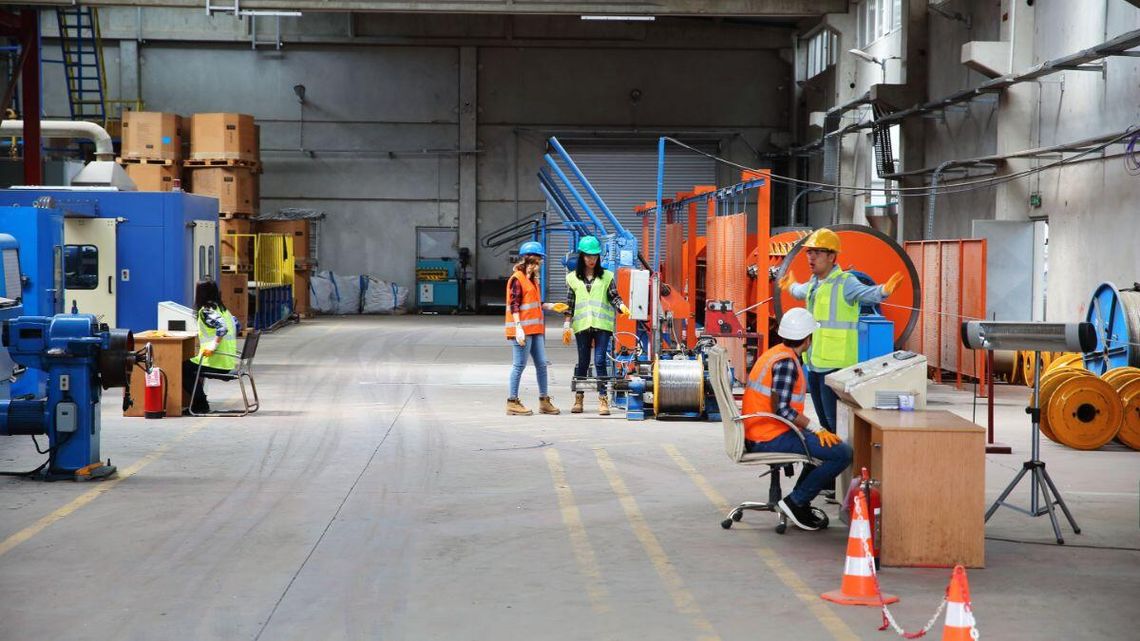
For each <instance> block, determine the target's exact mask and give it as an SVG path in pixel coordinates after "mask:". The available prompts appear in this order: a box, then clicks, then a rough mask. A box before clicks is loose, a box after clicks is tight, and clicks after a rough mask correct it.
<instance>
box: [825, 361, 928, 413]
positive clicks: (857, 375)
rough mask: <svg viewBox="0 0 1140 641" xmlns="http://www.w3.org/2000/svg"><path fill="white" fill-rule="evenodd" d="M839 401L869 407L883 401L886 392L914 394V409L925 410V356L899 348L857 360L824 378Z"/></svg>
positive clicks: (862, 407)
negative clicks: (875, 356)
mask: <svg viewBox="0 0 1140 641" xmlns="http://www.w3.org/2000/svg"><path fill="white" fill-rule="evenodd" d="M824 382H826V383H827V386H828V387H830V388H831V389H832V390H834V391H835V394H836V395H837V396H838V397H839V398H840V400H842V401H844V402H845V403H849V404H851V405H853V406H855V407H857V408H861V409H868V408H873V407H876V406H877V404H878V403H881V402H882V401H881V399H882V398H883V396H884V394H885V393H892V394H894V395H895V396H896V397H897V395H898V394H913V395H914V409H918V410H921V409H926V357H925V356H923V355H921V354H915V353H914V352H908V351H903V350H900V351H897V352H892V353H890V354H887V355H886V356H880V357H878V358H872V359H871V360H868V361H864V362H862V363H856V364H855V365H852V366H851V367H848V368H846V369H841V370H839V371H838V372H833V373H831V374H828V375H827V378H826V379H824Z"/></svg>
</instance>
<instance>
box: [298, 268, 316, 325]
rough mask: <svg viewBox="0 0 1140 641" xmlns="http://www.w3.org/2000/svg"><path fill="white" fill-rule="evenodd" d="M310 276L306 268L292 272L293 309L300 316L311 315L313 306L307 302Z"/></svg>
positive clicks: (306, 316)
mask: <svg viewBox="0 0 1140 641" xmlns="http://www.w3.org/2000/svg"><path fill="white" fill-rule="evenodd" d="M310 278H311V274H310V272H309V271H308V270H300V271H295V272H293V311H294V312H296V313H297V315H299V316H301V317H302V318H308V317H309V316H312V315H313V307H312V305H310V303H309V279H310Z"/></svg>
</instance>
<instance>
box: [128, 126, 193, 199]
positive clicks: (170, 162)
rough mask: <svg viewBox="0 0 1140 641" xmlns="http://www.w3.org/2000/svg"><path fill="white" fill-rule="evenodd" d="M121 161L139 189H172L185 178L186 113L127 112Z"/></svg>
mask: <svg viewBox="0 0 1140 641" xmlns="http://www.w3.org/2000/svg"><path fill="white" fill-rule="evenodd" d="M119 163H120V164H121V165H123V168H124V169H126V171H127V175H128V176H130V177H131V180H133V181H134V182H135V186H136V187H137V188H138V190H139V191H170V190H171V189H173V188H174V186H175V185H176V184H178V181H180V179H181V178H182V166H181V163H182V116H179V115H178V114H169V113H161V112H156V111H126V112H123V147H122V156H121V157H120V158H119Z"/></svg>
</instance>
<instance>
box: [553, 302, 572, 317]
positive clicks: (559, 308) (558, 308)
mask: <svg viewBox="0 0 1140 641" xmlns="http://www.w3.org/2000/svg"><path fill="white" fill-rule="evenodd" d="M550 309H551V310H552V311H555V312H558V313H559V314H564V313H566V310H568V309H570V306H569V305H567V304H566V303H554V304H553V305H551V306H550Z"/></svg>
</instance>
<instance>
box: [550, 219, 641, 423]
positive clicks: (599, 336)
mask: <svg viewBox="0 0 1140 641" xmlns="http://www.w3.org/2000/svg"><path fill="white" fill-rule="evenodd" d="M601 254H602V244H601V243H599V242H598V239H597V238H595V237H593V236H586V237H584V238H583V239H582V240H580V241H578V264H577V266H576V267H575V268H574V271H572V272H570V273H568V274H566V306H567V309H566V311H565V314H566V320H565V322H563V324H562V342H563V343H565V344H567V345H569V344H570V335H571V333H573V335H574V338H575V339H576V340H577V342H578V364H577V365H576V366H575V367H574V376H575V377H581V376H586V375H587V374H588V373H589V371H590V356H591V354H592V355H593V359H594V375H595V376H597V377H598V379H602V378H605V376H606V375H607V374H608V372H609V370H608V367H607V366H608V364H609V363H608V362H607V359H608V358H609V355H608V353H609V347H610V339H612V338H613V335H614V312H615V310H620V311H621V313H622V314H623V315H628V314H629V308H628V307H626V306H625V303H624V302H622V300H621V296H620V295H618V291H617V282H616V281H615V280H614V274H613V272H611V271H609V270H607V269H605V268H603V267H602V262H601ZM584 400H585V392H577V393H576V394H575V395H574V407H573V408H572V409H571V410H570V412H571V413H573V414H581V413H582V403H583V401H584ZM609 413H610V404H609V399H607V398H606V386H605V384H604V383H603V382H601V380H599V382H598V414H601V415H602V416H608V415H609Z"/></svg>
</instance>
